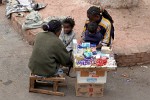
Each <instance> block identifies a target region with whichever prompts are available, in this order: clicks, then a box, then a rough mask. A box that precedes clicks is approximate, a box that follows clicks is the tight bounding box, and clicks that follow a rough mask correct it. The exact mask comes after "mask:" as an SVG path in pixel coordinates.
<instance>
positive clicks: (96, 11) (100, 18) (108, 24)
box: [81, 6, 114, 47]
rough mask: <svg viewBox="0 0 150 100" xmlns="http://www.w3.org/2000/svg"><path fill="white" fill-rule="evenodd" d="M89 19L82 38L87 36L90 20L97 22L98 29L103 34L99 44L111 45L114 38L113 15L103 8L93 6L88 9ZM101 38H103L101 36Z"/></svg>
mask: <svg viewBox="0 0 150 100" xmlns="http://www.w3.org/2000/svg"><path fill="white" fill-rule="evenodd" d="M87 17H88V20H87V21H86V23H85V26H84V30H83V33H82V36H81V37H82V40H84V38H85V35H86V34H85V33H86V31H87V30H88V24H89V23H90V22H96V23H97V25H98V27H97V31H98V32H99V33H101V34H102V35H103V39H102V42H101V43H100V44H99V45H98V46H97V47H101V46H110V45H111V43H112V42H111V41H112V39H114V27H113V20H112V17H111V16H110V15H109V14H108V12H107V11H106V10H104V9H102V8H98V7H96V6H92V7H90V8H89V9H88V10H87ZM100 39H101V38H100Z"/></svg>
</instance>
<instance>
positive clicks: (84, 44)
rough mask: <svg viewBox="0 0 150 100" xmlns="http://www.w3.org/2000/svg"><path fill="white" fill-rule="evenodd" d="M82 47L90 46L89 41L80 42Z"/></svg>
mask: <svg viewBox="0 0 150 100" xmlns="http://www.w3.org/2000/svg"><path fill="white" fill-rule="evenodd" d="M82 47H83V48H90V43H89V42H85V43H82Z"/></svg>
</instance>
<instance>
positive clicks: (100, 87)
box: [76, 83, 104, 97]
mask: <svg viewBox="0 0 150 100" xmlns="http://www.w3.org/2000/svg"><path fill="white" fill-rule="evenodd" d="M103 92H104V84H87V83H86V84H84V83H82V84H80V83H77V84H76V96H83V97H102V96H103Z"/></svg>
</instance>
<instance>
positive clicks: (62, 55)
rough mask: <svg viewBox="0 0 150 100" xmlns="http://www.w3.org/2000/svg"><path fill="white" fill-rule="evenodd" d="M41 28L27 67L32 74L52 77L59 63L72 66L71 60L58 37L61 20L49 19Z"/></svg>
mask: <svg viewBox="0 0 150 100" xmlns="http://www.w3.org/2000/svg"><path fill="white" fill-rule="evenodd" d="M43 30H44V31H45V32H41V33H39V34H37V36H36V38H35V44H34V47H33V52H32V55H31V58H30V60H29V65H28V66H29V68H30V70H31V72H32V74H34V75H39V76H44V77H52V76H54V75H55V74H56V73H57V71H58V69H59V66H60V65H63V66H72V65H73V63H72V60H71V58H70V55H69V53H68V51H67V50H66V47H65V46H64V45H63V43H62V41H61V40H60V39H59V35H60V33H61V30H62V25H61V22H60V21H58V20H51V21H50V22H49V23H48V24H47V25H43Z"/></svg>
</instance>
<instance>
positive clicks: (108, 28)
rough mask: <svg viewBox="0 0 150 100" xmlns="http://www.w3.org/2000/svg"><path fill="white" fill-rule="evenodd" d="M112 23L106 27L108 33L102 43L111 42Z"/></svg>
mask: <svg viewBox="0 0 150 100" xmlns="http://www.w3.org/2000/svg"><path fill="white" fill-rule="evenodd" d="M110 32H111V23H109V24H108V26H107V28H106V33H105V35H104V39H103V40H102V45H104V46H107V45H108V44H109V43H110V38H111V35H110V34H111V33H110Z"/></svg>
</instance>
